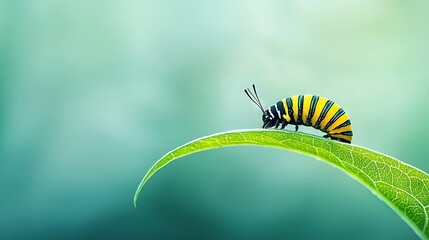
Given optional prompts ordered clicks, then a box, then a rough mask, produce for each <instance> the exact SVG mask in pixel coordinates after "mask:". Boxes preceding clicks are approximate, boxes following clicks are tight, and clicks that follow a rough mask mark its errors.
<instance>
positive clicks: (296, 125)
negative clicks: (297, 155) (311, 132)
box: [295, 124, 298, 132]
mask: <svg viewBox="0 0 429 240" xmlns="http://www.w3.org/2000/svg"><path fill="white" fill-rule="evenodd" d="M296 131H298V124H295V132H296Z"/></svg>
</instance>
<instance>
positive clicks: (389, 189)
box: [134, 129, 429, 239]
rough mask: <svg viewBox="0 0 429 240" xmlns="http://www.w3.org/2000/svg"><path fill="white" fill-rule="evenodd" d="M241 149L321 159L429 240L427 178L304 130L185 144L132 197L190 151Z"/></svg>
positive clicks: (241, 133)
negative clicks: (249, 147) (260, 148)
mask: <svg viewBox="0 0 429 240" xmlns="http://www.w3.org/2000/svg"><path fill="white" fill-rule="evenodd" d="M238 145H257V146H265V147H276V148H282V149H286V150H292V151H296V152H300V153H304V154H307V155H310V156H313V157H316V158H318V159H321V160H323V161H325V162H327V163H330V164H331V165H334V166H336V167H337V168H339V169H341V170H343V171H344V172H346V173H347V174H348V175H350V176H351V177H353V178H354V179H356V180H357V181H359V182H360V183H362V184H363V185H365V186H366V187H367V188H368V189H369V190H370V191H372V192H373V193H374V194H375V195H377V196H378V197H379V198H380V199H381V200H383V201H384V202H385V203H387V204H388V205H389V206H390V207H391V208H392V209H393V210H394V211H396V212H397V213H398V214H399V215H400V216H401V217H402V218H403V219H404V220H405V221H406V222H407V223H408V224H409V225H410V226H411V227H412V228H413V230H414V231H415V232H416V233H417V235H419V236H420V237H421V238H424V239H429V229H428V212H429V175H428V174H427V173H425V172H423V171H421V170H419V169H417V168H415V167H412V166H410V165H408V164H405V163H403V162H401V161H399V160H397V159H395V158H392V157H389V156H387V155H384V154H381V153H377V152H375V151H372V150H368V149H365V148H362V147H359V146H355V145H351V144H345V143H341V142H338V141H332V140H330V139H325V138H321V137H317V136H314V135H309V134H305V133H300V132H291V131H280V130H265V129H256V130H254V129H253V130H252V129H251V130H235V131H229V132H223V133H217V134H213V135H210V136H206V137H202V138H199V139H196V140H193V141H191V142H189V143H186V144H184V145H182V146H180V147H178V148H176V149H174V150H172V151H170V152H169V153H167V154H166V155H164V156H163V157H162V158H161V159H159V160H158V161H157V162H156V163H155V164H154V165H153V166H152V167H151V168H150V169H149V171H148V172H147V173H146V175H145V176H144V178H143V180H142V181H141V183H140V184H139V186H138V188H137V190H136V193H135V195H134V205H136V204H137V199H138V197H139V194H140V191H141V190H142V188H143V186H144V185H145V183H146V182H147V180H149V178H151V177H152V175H153V174H154V173H155V172H156V171H158V170H159V169H161V168H162V167H164V166H165V165H167V164H168V163H170V162H171V161H173V160H175V159H177V158H180V157H183V156H186V155H188V154H191V153H195V152H199V151H203V150H208V149H212V148H220V147H227V146H238Z"/></svg>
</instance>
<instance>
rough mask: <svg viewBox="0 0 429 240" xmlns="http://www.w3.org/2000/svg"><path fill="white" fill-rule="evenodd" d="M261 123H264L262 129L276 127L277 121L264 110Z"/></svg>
mask: <svg viewBox="0 0 429 240" xmlns="http://www.w3.org/2000/svg"><path fill="white" fill-rule="evenodd" d="M262 121H263V122H264V124H263V125H262V128H271V127H274V125H276V121H277V120H276V119H275V118H274V117H273V116H271V114H270V112H269V111H268V110H265V112H264V113H263V114H262Z"/></svg>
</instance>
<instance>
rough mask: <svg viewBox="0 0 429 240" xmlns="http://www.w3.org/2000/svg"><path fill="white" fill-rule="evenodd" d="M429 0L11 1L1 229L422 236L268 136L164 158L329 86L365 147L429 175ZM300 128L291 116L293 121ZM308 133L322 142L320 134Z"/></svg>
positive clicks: (0, 65) (42, 233)
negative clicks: (161, 161)
mask: <svg viewBox="0 0 429 240" xmlns="http://www.w3.org/2000/svg"><path fill="white" fill-rule="evenodd" d="M428 11H429V2H427V1H407V2H402V1H367V0H363V1H352V0H347V1H339V0H338V1H332V0H330V1H328V0H324V1H309V0H304V1H298V0H297V1H280V0H279V1H275V0H272V1H260V2H258V1H189V0H184V1H132V0H126V1H52V0H51V1H49V0H45V1H43V0H37V1H12V0H10V1H2V2H1V3H0V131H1V134H0V191H1V195H0V238H2V239H22V238H24V239H29V238H31V239H95V238H104V239H126V238H131V237H134V238H137V239H286V238H290V239H346V238H347V239H416V238H417V236H416V235H415V234H414V232H413V231H412V230H411V228H410V227H408V226H407V225H406V223H405V222H404V221H403V220H401V219H400V217H399V216H398V215H397V214H396V213H394V212H393V211H392V210H391V209H390V208H389V207H388V206H387V205H385V204H384V203H383V202H382V201H380V200H379V199H377V198H376V197H375V196H374V195H373V194H372V193H370V192H369V191H368V190H367V189H365V188H364V187H363V186H362V185H360V184H359V183H357V182H356V181H355V180H353V179H351V178H350V177H348V176H347V175H346V174H345V173H343V172H341V171H340V170H338V169H335V168H333V167H331V166H328V165H327V164H326V163H323V162H320V161H317V160H314V159H312V158H310V157H306V156H302V155H299V154H297V153H292V152H285V151H281V150H278V149H268V148H257V147H236V148H225V149H219V150H215V151H208V152H202V153H198V154H194V155H191V156H187V157H186V158H185V159H181V160H179V161H177V162H174V163H173V164H171V165H169V166H168V167H166V168H164V169H163V170H162V171H160V172H159V173H157V175H156V176H154V177H153V178H152V179H151V180H150V181H149V182H148V184H147V185H146V186H145V189H143V191H142V193H141V195H140V199H139V202H138V208H137V209H135V208H134V207H133V203H132V197H133V194H134V191H135V189H136V187H137V185H138V183H139V182H140V180H141V178H142V177H143V176H144V174H145V172H146V171H147V170H148V169H149V167H150V166H151V165H152V164H153V163H154V162H155V161H156V160H157V159H158V158H160V157H161V156H162V155H163V154H164V153H166V152H167V151H169V150H171V149H173V148H175V147H177V146H179V145H181V144H183V143H185V142H187V141H190V140H192V139H194V138H197V137H200V136H204V135H208V134H212V133H215V132H220V131H224V130H231V129H241V128H258V127H260V126H261V125H262V122H261V113H260V111H259V110H258V108H257V107H256V106H255V105H254V104H253V103H252V102H251V101H250V100H249V99H248V98H247V97H246V95H245V94H244V92H243V89H244V88H246V87H250V86H251V84H252V83H255V84H256V86H257V87H258V90H259V95H260V98H261V100H262V103H263V105H264V107H265V108H267V107H268V106H270V105H272V104H274V103H275V102H276V101H278V100H279V99H281V98H285V97H288V96H291V95H296V94H317V95H321V96H325V97H328V98H330V99H332V100H334V101H336V102H337V103H338V104H340V105H341V106H342V107H343V108H344V109H345V110H346V112H347V113H348V115H349V116H350V118H351V120H352V123H353V131H354V138H353V143H354V144H357V145H361V146H365V147H368V148H370V149H373V150H377V151H380V152H383V153H386V154H389V155H391V156H394V157H397V158H399V159H401V160H403V161H405V162H407V163H409V164H412V165H414V166H416V167H418V168H420V169H422V170H424V171H426V172H428V170H429V162H428V159H429V156H428V155H429V153H428V151H426V150H427V148H428V147H429V144H428V140H427V136H428V135H429V129H428V127H427V125H428V124H427V123H428V122H429V113H428V110H427V103H428V101H429V95H428V94H429V81H428V79H429V67H428V55H429V28H428V27H427V23H428V21H429V15H428V14H427V12H428ZM288 129H289V130H290V129H292V128H291V127H289V128H288ZM301 131H304V132H310V133H315V134H318V135H322V133H320V132H317V131H314V130H312V129H310V128H305V127H302V128H301Z"/></svg>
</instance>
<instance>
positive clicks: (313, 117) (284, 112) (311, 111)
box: [244, 84, 353, 143]
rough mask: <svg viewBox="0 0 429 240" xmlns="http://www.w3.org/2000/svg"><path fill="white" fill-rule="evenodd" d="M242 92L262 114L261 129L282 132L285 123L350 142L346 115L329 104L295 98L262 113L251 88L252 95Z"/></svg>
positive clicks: (323, 100)
mask: <svg viewBox="0 0 429 240" xmlns="http://www.w3.org/2000/svg"><path fill="white" fill-rule="evenodd" d="M244 92H245V93H246V94H247V96H248V97H249V98H250V100H252V101H253V102H254V103H255V104H256V105H257V106H258V107H259V108H260V109H261V111H262V113H263V114H262V121H263V122H264V124H263V125H262V128H271V127H275V128H278V127H279V126H280V125H281V126H280V129H284V128H285V127H286V126H287V125H288V124H293V125H295V131H298V126H299V125H304V126H312V127H314V128H315V129H319V130H321V131H322V132H325V133H327V134H326V135H324V136H323V137H325V138H331V139H333V140H338V141H341V142H346V143H351V142H352V136H353V132H352V124H351V122H350V119H349V116H348V115H347V114H346V113H345V112H344V110H343V109H342V108H341V107H340V106H339V105H338V104H336V103H334V102H333V101H331V100H329V99H327V98H324V97H320V96H316V95H296V96H292V97H288V98H286V99H282V100H280V101H278V102H277V103H276V104H274V105H273V106H271V107H269V108H268V109H267V110H265V111H264V108H263V107H262V104H261V101H260V100H259V97H258V94H257V93H256V88H255V85H254V84H253V92H254V93H252V92H251V91H250V90H249V89H245V90H244Z"/></svg>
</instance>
